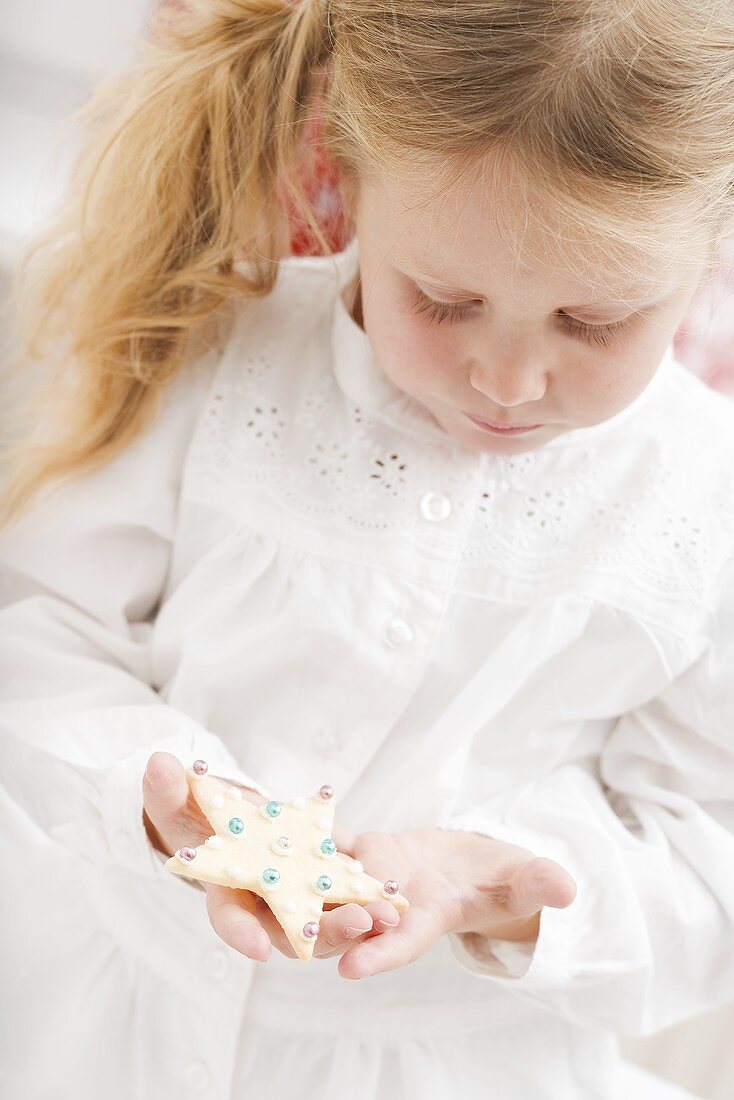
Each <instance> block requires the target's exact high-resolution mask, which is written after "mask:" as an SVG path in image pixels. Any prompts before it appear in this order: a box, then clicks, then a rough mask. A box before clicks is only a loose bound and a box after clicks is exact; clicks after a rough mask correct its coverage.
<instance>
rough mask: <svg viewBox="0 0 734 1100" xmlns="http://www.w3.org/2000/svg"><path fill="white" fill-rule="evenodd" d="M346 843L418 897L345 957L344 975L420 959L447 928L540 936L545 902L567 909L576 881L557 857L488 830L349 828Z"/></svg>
mask: <svg viewBox="0 0 734 1100" xmlns="http://www.w3.org/2000/svg"><path fill="white" fill-rule="evenodd" d="M342 842H343V844H344V847H343V848H342V844H339V848H340V850H343V851H345V852H346V853H348V854H349V855H352V856H353V857H354V858H356V859H359V860H360V861H361V862H362V863H363V864H364V866H365V868H366V869H367V870H368V871H369V873H370V874H371V875H374V876H375V878H380V877H381V876H382V875H385V877H389V878H394V879H397V881H398V882H399V883H400V892H401V893H402V894H404V895H405V896H406V897H407V899H408V901H409V902H410V909H408V910H407V912H405V913H403V914H402V917H401V919H400V923H399V924H398V925H397V926H396V928H395V929H394V930H392V931H390V932H387V933H386V934H385V935H383V936H380V937H379V938H375V937H373V936H372V935H370V933H367V934H366V935H365V936H362V937H361V938H360V940H359V941H358V942H357V943H356V944H355V945H354V946H352V947H351V948H350V949H349V950H348V951H347V952H346V953H345V954H344V955H343V957H342V959H341V960H340V962H339V973H340V974H341V975H342V977H344V978H365V977H367V976H368V975H371V974H379V973H380V972H381V971H383V970H393V969H396V968H397V967H400V966H405V965H406V964H408V963H411V962H414V961H415V960H416V959H417V958H419V957H420V956H421V955H422V954H423V953H424V952H425V951H427V950H428V949H429V948H430V947H432V946H433V944H434V943H435V942H436V940H437V939H438V938H439V936H442V935H444V933H446V932H468V933H472V934H473V935H474V936H475V937H476V938H477V940H478V941H479V943H480V945H481V942H482V939H481V938H482V937H484V936H489V937H493V938H496V939H511V940H523V941H526V942H527V941H531V942H532V941H534V940H535V939H537V936H538V930H539V926H540V910H541V909H542V908H543V906H544V905H550V906H551V907H552V908H554V909H565V908H566V907H567V906H568V905H570V904H571V902H572V901H573V900H574V898H575V896H576V884H575V882H574V880H573V879H572V878H571V876H570V875H569V874H568V872H567V871H565V870H564V869H563V867H561V865H560V864H559V863H556V862H555V860H552V859H547V858H545V857H541V856H534V855H533V853H532V852H529V851H528V850H527V849H526V848H520V847H518V846H517V845H515V844H507V843H505V842H504V841H501V840H494V839H491V838H490V837H486V836H483V835H482V834H480V833H471V832H463V831H458V830H452V829H413V830H409V831H407V832H403V833H381V832H369V833H362V834H360V835H358V836H349V835H348V834H346V833H345V834H343V837H342Z"/></svg>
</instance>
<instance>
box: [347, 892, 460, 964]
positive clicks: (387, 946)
mask: <svg viewBox="0 0 734 1100" xmlns="http://www.w3.org/2000/svg"><path fill="white" fill-rule="evenodd" d="M441 931H442V927H441V924H440V922H439V921H438V920H437V919H436V917H435V916H433V915H432V914H431V913H430V911H429V910H427V909H419V908H418V907H417V906H412V907H411V908H410V909H408V911H407V912H406V913H403V915H402V918H401V920H400V923H399V924H398V925H397V927H396V928H394V929H392V930H391V931H389V932H386V933H385V934H384V935H382V936H372V937H371V938H370V939H368V940H365V941H364V942H361V943H358V944H357V945H356V946H355V947H352V948H350V949H349V950H348V951H347V952H345V954H344V955H343V956H342V958H341V960H340V962H339V966H338V970H339V973H340V974H341V976H342V977H343V978H351V979H355V978H366V977H369V976H370V975H372V974H380V973H382V972H383V971H385V970H395V969H397V968H398V967H400V966H408V964H409V963H412V962H415V960H416V959H418V958H420V956H421V955H422V954H423V953H424V952H425V951H428V949H429V948H430V947H432V946H433V944H434V943H435V942H436V940H437V939H438V937H439V936H440V935H441Z"/></svg>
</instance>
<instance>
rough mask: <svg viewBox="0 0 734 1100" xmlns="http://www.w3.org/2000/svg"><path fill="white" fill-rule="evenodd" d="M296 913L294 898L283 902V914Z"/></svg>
mask: <svg viewBox="0 0 734 1100" xmlns="http://www.w3.org/2000/svg"><path fill="white" fill-rule="evenodd" d="M295 911H296V903H295V901H293V898H287V899H286V900H285V901H284V902H283V912H284V913H295Z"/></svg>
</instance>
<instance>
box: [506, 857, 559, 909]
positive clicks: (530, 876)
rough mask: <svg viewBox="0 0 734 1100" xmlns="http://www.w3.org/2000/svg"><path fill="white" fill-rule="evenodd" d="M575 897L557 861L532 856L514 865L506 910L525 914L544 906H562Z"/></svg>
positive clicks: (557, 907)
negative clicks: (518, 864)
mask: <svg viewBox="0 0 734 1100" xmlns="http://www.w3.org/2000/svg"><path fill="white" fill-rule="evenodd" d="M575 897H576V883H575V882H574V880H573V879H572V878H571V876H570V875H569V873H568V871H566V870H565V868H563V867H561V865H560V863H556V861H555V860H553V859H548V858H546V857H545V856H535V857H534V858H533V859H528V860H526V861H525V862H524V863H521V864H520V866H519V867H516V868H515V870H514V872H513V874H512V877H511V878H510V882H509V894H508V912H509V913H510V915H511V916H513V917H529V916H532V914H533V913H537V912H538V910H540V909H542V908H543V906H544V905H549V906H550V907H551V908H553V909H565V908H566V907H567V906H569V905H570V904H571V902H572V901H573V900H574V898H575Z"/></svg>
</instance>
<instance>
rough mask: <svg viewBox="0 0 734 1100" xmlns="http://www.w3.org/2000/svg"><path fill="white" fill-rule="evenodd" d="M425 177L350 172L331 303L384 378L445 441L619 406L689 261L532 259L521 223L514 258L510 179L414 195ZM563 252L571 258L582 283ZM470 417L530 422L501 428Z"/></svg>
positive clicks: (686, 280) (646, 368) (657, 349)
mask: <svg viewBox="0 0 734 1100" xmlns="http://www.w3.org/2000/svg"><path fill="white" fill-rule="evenodd" d="M427 178H428V177H427V176H426V174H425V173H424V174H423V175H422V177H421V178H417V177H416V176H414V177H413V178H412V179H411V177H410V176H409V175H406V174H405V173H402V174H401V176H400V178H397V177H393V178H390V179H385V180H382V181H380V182H377V181H370V182H366V181H363V182H362V184H361V186H360V190H359V194H358V197H357V199H356V204H355V207H354V220H355V226H356V233H357V238H358V242H359V253H360V272H359V276H358V278H356V279H355V280H354V281H353V283H352V284H351V285H350V286H347V287H346V288H345V289H344V291H343V301H344V304H345V305H346V307H347V309H348V310H350V312H351V314H352V316H353V318H354V320H355V321H356V322H357V323H358V324H359V325H361V327H362V328H363V329H364V330H365V332H366V333H367V335H368V337H369V340H370V344H371V346H372V349H373V352H374V355H375V359H376V361H377V363H378V364H379V366H380V368H381V369H382V371H383V372H384V373H385V374H386V375H387V377H388V378H389V379H390V380H391V381H392V382H393V383H394V384H395V385H396V386H398V387H399V389H401V390H403V391H404V392H405V393H407V394H410V395H411V396H412V397H414V398H415V399H416V400H418V401H419V402H420V403H421V404H422V405H424V406H425V407H426V408H427V409H428V410H429V411H430V413H431V414H432V415H433V417H434V418H435V420H436V421H437V422H438V423H439V424H440V425H441V427H442V428H444V430H445V431H446V432H448V434H449V435H451V436H452V437H453V438H454V439H456V440H458V441H459V442H461V443H463V444H464V445H466V446H468V447H469V448H471V449H475V450H477V451H488V452H493V453H499V454H513V453H518V452H520V451H527V450H531V449H533V448H535V447H538V446H541V445H542V444H544V443H547V442H548V441H549V440H551V439H553V438H554V437H555V436H558V435H560V434H561V433H563V432H567V431H569V430H572V429H575V428H584V427H589V426H591V425H593V424H598V423H600V422H601V421H603V420H607V419H608V418H609V417H611V416H613V415H614V414H615V413H617V412H619V411H621V410H622V409H623V408H625V407H626V406H627V405H628V404H629V403H630V402H631V401H633V400H634V398H635V397H637V395H638V394H639V393H641V392H642V390H643V389H644V388H645V386H646V385H647V383H648V382H649V381H650V379H651V378H652V376H653V374H654V373H655V371H656V369H657V367H658V365H659V364H660V361H661V359H662V358H663V355H664V353H665V351H666V349H667V347H668V345H669V344H670V341H671V340H672V338H673V336H674V334H675V332H676V329H677V328H678V327H679V325H680V322H681V321H682V319H683V317H684V315H685V313H686V310H687V309H688V306H689V304H690V301H691V299H692V297H693V294H694V293H695V291H696V289H697V287H698V284H699V282H700V278H701V274H702V268H703V264H701V265H699V266H696V267H695V269H694V270H692V269H691V265H690V264H689V266H688V268H687V269H685V271H682V270H681V269H673V268H668V269H666V270H663V269H662V267H661V268H660V269H658V270H652V269H651V267H650V263H649V261H648V263H647V265H646V266H645V269H644V271H643V265H642V264H641V263H640V264H639V265H638V269H637V270H635V269H634V267H633V270H632V274H631V275H630V273H629V271H627V272H625V271H621V270H619V269H617V270H616V271H615V269H614V268H613V267H612V266H610V265H606V266H605V264H604V261H605V255H604V254H603V253H602V252H600V251H599V250H598V249H597V251H596V253H595V252H594V249H593V246H590V245H588V244H587V246H586V251H585V253H584V252H582V251H581V250H580V249H579V247H578V246H576V247H575V249H574V250H573V252H571V250H569V252H568V257H569V258H568V261H567V264H564V265H563V269H562V270H561V268H560V267H559V266H558V265H557V264H555V263H554V264H552V263H550V262H549V261H545V262H544V260H543V256H544V247H543V234H541V233H540V231H538V232H537V233H535V232H534V231H533V227H532V225H528V226H526V225H523V227H522V228H523V234H522V241H523V246H522V249H519V250H518V252H517V255H516V254H515V250H513V248H512V247H511V245H510V244H508V243H507V236H508V232H511V231H507V230H505V231H504V233H503V232H502V226H505V225H507V224H514V223H512V221H511V219H512V206H511V199H512V189H511V187H508V186H505V187H504V188H501V189H500V188H499V187H498V188H497V189H496V190H495V192H494V194H493V193H492V190H491V188H490V185H489V184H488V182H487V180H486V178H485V179H481V178H480V179H479V180H478V181H477V180H476V179H475V181H474V182H469V183H463V184H460V185H458V186H457V187H456V188H455V189H453V190H452V191H451V192H450V193H449V194H448V196H444V197H441V198H439V199H434V198H429V199H425V190H426V188H425V181H426V179H427ZM508 200H509V202H510V205H508ZM499 203H504V206H503V207H502V208H501V211H502V215H503V216H502V218H501V219H497V221H499V222H500V224H499V225H498V224H497V221H496V220H495V218H494V217H492V216H491V215H492V212H493V211H497V210H498V209H500V208H499V207H498V204H499ZM503 237H504V238H505V239H503ZM545 239H546V240H547V231H545ZM546 254H547V253H546ZM572 256H575V257H576V260H577V261H578V258H579V256H583V263H584V270H586V271H587V272H589V271H591V272H593V278H592V280H591V282H593V284H594V285H591V282H588V281H585V280H584V279H583V278H582V277H581V276H580V275H578V274H577V273H578V272H579V271H580V270H581V269H580V268H579V266H578V263H576V265H575V266H574V261H573V259H572ZM651 282H652V283H653V284H654V285H653V287H652V289H651V288H650V283H651ZM471 417H476V418H478V419H479V420H482V421H486V422H490V423H491V424H494V425H499V426H501V427H509V428H512V427H520V428H522V427H528V426H532V428H531V430H528V431H525V432H518V433H517V434H501V433H496V432H493V431H490V430H488V429H487V428H484V427H481V426H479V425H478V424H476V423H475V422H473V420H472V419H471ZM536 425H537V426H536Z"/></svg>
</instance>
